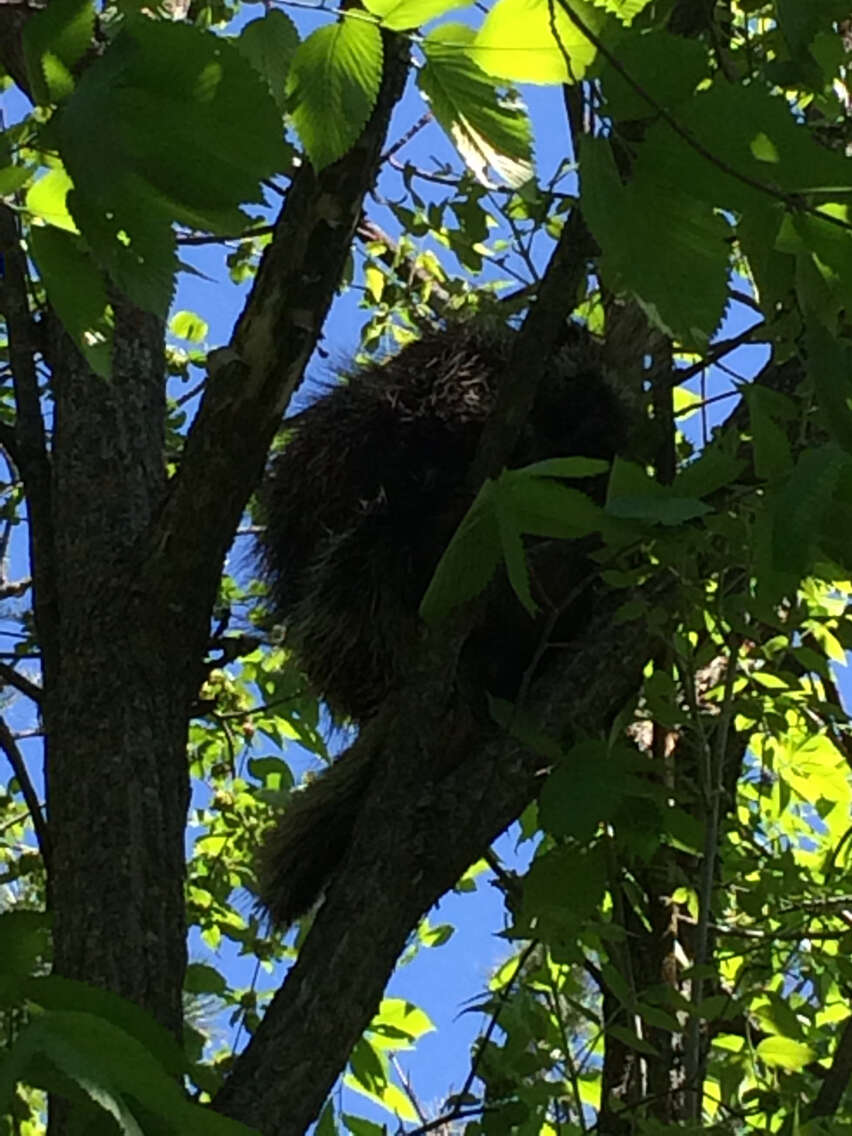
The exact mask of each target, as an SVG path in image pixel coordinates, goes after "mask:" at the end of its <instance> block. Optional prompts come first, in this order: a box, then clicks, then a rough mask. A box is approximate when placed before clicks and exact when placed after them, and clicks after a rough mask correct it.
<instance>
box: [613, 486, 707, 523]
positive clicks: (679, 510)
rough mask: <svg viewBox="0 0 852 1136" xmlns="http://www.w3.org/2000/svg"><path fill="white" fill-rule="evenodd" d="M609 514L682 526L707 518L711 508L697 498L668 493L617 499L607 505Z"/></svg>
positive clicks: (627, 518) (632, 519) (628, 518)
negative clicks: (697, 519) (700, 518)
mask: <svg viewBox="0 0 852 1136" xmlns="http://www.w3.org/2000/svg"><path fill="white" fill-rule="evenodd" d="M607 512H608V513H611V514H612V516H614V517H621V518H623V519H624V520H631V521H648V522H650V523H651V524H659V525H682V524H684V522H686V521H691V520H694V519H695V518H696V517H703V516H705V515H706V514H707V513H709V512H710V506H709V505H705V504H704V502H703V501H699V500H698V499H697V498H695V497H678V496H676V495H675V494H674V493H671V494H669V493H667V494H666V495H665V496H658V495H657V494H653V495H650V496H645V497H617V498H616V499H615V500H613V501H610V503H609V504H608V505H607Z"/></svg>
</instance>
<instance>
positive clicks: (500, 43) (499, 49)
mask: <svg viewBox="0 0 852 1136" xmlns="http://www.w3.org/2000/svg"><path fill="white" fill-rule="evenodd" d="M564 3H565V5H566V6H567V7H568V8H570V9H571V10H572V11H573V12H576V13H577V15H578V16H579V17H580V19H581V20H582V22H583V23H584V24H585V25H586V26H587V27H588V28H589V29H590V30H591V31H592V32H594V33H597V32H598V31H600V28H601V26H602V24H603V21H604V19H605V17H604V15H603V13H602V12H601V11H599V10H598V9H596V8H593V7H592V6H591V5H589V4H587V3H584V0H564ZM554 28H555V30H556V35H555V36H554ZM596 51H597V49H596V48H595V46H594V45H593V44H592V43H591V41H590V40H588V39H587V38H586V36H585V35H584V34H583V33H582V32H581V31H580V29H579V28H578V27H577V25H576V24H574V23H573V22H572V21H571V19H570V17H569V16H568V15H567V14H566V13H565V11H564V10H563V5H562V3H559V4H551V3H550V0H497V3H496V4H495V5H494V7H493V8H492V9H491V11H490V12H489V13H488V15H487V16H486V17H485V20H484V21H483V24H482V27H481V28H480V29H479V32H478V33H477V35H476V38H475V39H474V41H473V44H472V46H471V54H472V55H473V58H474V59H475V60H476V62H477V63H478V64H479V66H480V67H481V68H482V70H483V71H485V72H486V74H488V75H496V76H497V77H498V78H501V79H510V80H512V81H513V82H518V83H576V82H579V81H580V80H581V79H582V78H583V77H584V76H585V74H586V71H587V70H588V68H589V65H590V64H591V62H592V60H593V59H594V58H595V54H596Z"/></svg>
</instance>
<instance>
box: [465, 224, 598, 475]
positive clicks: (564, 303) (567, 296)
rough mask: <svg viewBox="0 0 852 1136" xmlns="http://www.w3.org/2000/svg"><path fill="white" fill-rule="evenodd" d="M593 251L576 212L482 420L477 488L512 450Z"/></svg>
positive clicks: (475, 470) (475, 472) (475, 465)
mask: <svg viewBox="0 0 852 1136" xmlns="http://www.w3.org/2000/svg"><path fill="white" fill-rule="evenodd" d="M593 252H594V246H593V243H592V240H591V237H590V236H589V232H588V229H587V228H586V225H585V222H584V221H583V220H582V218H581V216H580V214H579V213H578V212H576V211H575V212H573V213H572V214H571V216H570V217H569V218H568V220H567V221H566V223H565V225H564V227H563V229H562V233H561V234H560V237H559V242H558V243H557V245H556V248H555V249H554V251H553V256H552V257H551V258H550V263H549V264H548V266H547V271H546V273H545V275H544V277H543V279H542V281H541V285H540V287H539V289H538V295H537V297H536V299H535V301H534V302H533V304H532V306H531V308H530V311H529V313H528V315H527V318H526V319H525V320H524V324H523V327H522V328H521V330H520V332H519V333H518V336H517V338H516V340H515V342H514V344H513V347H512V357H511V360H510V362H509V366H508V368H507V372H506V374H505V375H504V376H503V377H502V379H501V383H500V390H499V391H498V393H497V399H496V402H495V404H494V409H493V410H492V412H491V414H490V415H489V417H488V421H487V422H486V424H485V429H484V430H483V431H482V437H481V438H480V440H479V447H478V450H477V454H476V459H475V461H474V463H473V467H472V469H471V485H472V487H473V488H474V489H478V488H479V486H480V485H481V484H482V482H483V481H484V480H485V478H486V477H491V476H493V475H494V474H496V473H499V471H500V470H501V469H502V467H503V466H504V465H505V464H506V461H507V459H508V457H509V454H511V452H512V450H513V449H514V447H515V444H516V443H517V441H518V438H519V437H520V435H521V431H522V430H523V428H524V423H525V422H526V420H527V416H528V414H529V412H530V409H531V407H532V405H533V402H534V401H535V395H536V391H537V389H538V385H539V382H540V381H541V379H542V378H543V376H544V374H545V371H546V370H547V367H548V361H549V360H550V359H552V358H553V354H554V351H555V349H556V347H557V345H558V343H559V338H560V335H561V334H562V332H563V329H564V324H565V318H566V316H567V315H568V313H569V312H571V311H572V310H573V308H574V306H575V297H576V295H577V290H578V288H579V286H580V284H581V282H582V281H583V279H584V277H585V273H586V261H587V259H588V257H589V256H590V255H591V254H592V253H593Z"/></svg>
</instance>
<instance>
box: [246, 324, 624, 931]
mask: <svg viewBox="0 0 852 1136" xmlns="http://www.w3.org/2000/svg"><path fill="white" fill-rule="evenodd" d="M512 335H513V333H512V332H511V331H509V330H507V329H505V328H496V327H495V326H494V325H493V324H491V323H490V322H482V321H473V322H470V323H463V324H453V325H450V326H449V327H448V328H446V329H444V330H438V331H432V332H429V333H427V334H426V335H424V336H423V338H421V339H419V340H417V341H416V342H414V343H412V344H410V345H408V346H406V347H405V348H404V349H403V350H402V351H400V352H399V353H398V354H397V355H395V356H393V357H392V358H391V359H390V360H388V361H387V362H385V363H382V364H373V365H371V366H368V367H365V368H363V369H361V370H356V371H355V372H354V373H353V374H352V375H351V376H349V381H348V383H346V384H345V385H343V384H341V385H337V386H335V387H333V388H332V389H331V390H330V391H329V392H328V393H326V394H325V395H324V396H323V397H322V398H320V399H319V400H318V401H317V402H315V403H314V404H313V405H312V406H310V407H309V408H308V409H307V410H306V411H304V412H302V413H301V414H299V415H297V416H296V417H294V418H293V419H291V420H290V421H289V422H285V426H289V427H291V428H292V434H291V436H290V438H289V440H288V441H287V442H286V444H285V447H284V449H283V451H282V452H281V453H280V454H279V455H278V456H277V457H276V458H275V459H274V460H273V462H272V464H271V467H270V469H269V472H268V474H267V476H266V478H265V480H264V483H263V485H262V487H261V493H260V500H261V508H262V512H263V514H264V519H265V522H266V528H265V532H264V534H263V536H262V538H261V542H260V557H261V565H262V570H263V574H264V576H265V578H266V581H267V584H268V588H269V597H270V602H271V608H272V614H273V618H274V619H275V620H276V621H278V622H281V623H283V624H284V625H285V628H286V642H287V645H288V647H290V648H291V649H292V651H293V653H294V655H295V657H296V658H297V660H298V661H299V663H300V664H301V666H302V669H303V670H304V672H305V674H306V675H307V677H308V678H309V680H310V681H311V682H312V683H313V685H314V686H315V688H316V689H317V691H318V692H319V693H321V694H322V695H323V697H324V699H325V701H326V703H327V705H328V706H329V708H330V710H331V712H332V714H333V715H334V716H335V717H337V718H338V719H339V718H349V719H352V720H353V721H355V722H358V723H363V722H364V721H366V720H367V719H368V718H369V717H370V716H371V715H372V714H373V713H374V712H375V711H376V709H377V707H378V706H379V704H380V703H381V702H382V700H383V698H384V697H385V695H386V694H387V693H388V691H389V690H390V689H391V687H392V686H393V685H394V683H395V681H397V680H398V679H399V678H400V677H401V676H402V675H404V673H405V669H406V663H407V661H408V660H409V659H410V658H411V655H412V651H413V649H414V645H415V643H416V641H417V636H418V630H419V624H418V615H417V611H418V607H419V603H420V600H421V598H422V596H423V593H424V590H425V588H426V587H427V585H428V583H429V580H430V578H431V576H432V573H433V572H434V569H435V566H436V564H437V562H438V560H439V558H440V556H441V554H442V552H443V550H444V548H445V546H446V544H447V541H448V540H449V538H450V537H451V536H452V533H453V531H454V530H455V528H456V526H457V525H458V523H459V521H460V520H461V518H462V516H463V515H464V513H465V511H466V509H467V507H468V505H469V504H470V495H469V491H468V490H467V489H466V474H467V471H468V467H469V465H470V462H471V460H472V458H473V456H474V453H475V451H476V446H477V443H478V440H479V436H480V434H481V431H482V426H483V423H484V421H485V418H486V417H487V415H488V413H489V411H490V410H491V407H492V405H493V402H494V397H495V392H496V386H497V383H498V382H499V379H500V375H501V374H502V372H503V371H504V370H505V368H506V366H507V364H508V361H509V356H510V351H511V346H512ZM622 424H623V412H622V407H621V405H620V400H619V397H618V395H617V394H616V393H615V392H614V391H613V389H612V388H611V386H610V385H609V384H608V383H607V382H606V381H605V380H604V378H603V377H602V368H601V364H600V358H599V351H598V348H597V345H596V342H595V341H594V339H593V337H592V336H591V335H590V334H589V333H588V332H587V331H586V330H585V329H583V328H581V327H578V326H577V325H573V324H572V325H568V327H567V328H566V332H565V336H564V342H563V346H562V347H561V348H560V349H559V351H558V352H557V353H556V354H555V355H554V357H553V359H552V363H551V365H550V367H549V369H548V373H547V374H546V376H545V378H544V380H543V382H542V383H541V384H540V389H539V392H538V394H537V398H536V401H535V404H534V406H533V409H532V411H531V413H530V415H529V418H528V421H527V423H526V424H525V428H524V431H523V434H522V436H521V438H520V440H519V442H518V444H517V446H516V447H515V450H514V451H513V454H512V460H511V462H510V465H512V466H522V465H525V464H527V463H528V462H532V461H538V460H541V459H544V458H548V457H565V456H569V455H579V456H583V457H597V458H606V459H609V458H611V457H612V456H613V454H614V453H615V451H616V450H617V449H618V447H619V444H620V441H621V435H622V433H623V428H622ZM584 488H586V489H589V486H588V485H586V486H584ZM591 489H592V494H593V495H598V496H600V492H601V484H600V482H599V481H598V482H596V483H593V484H592V486H591ZM579 559H581V560H583V568H582V569H580V570H581V571H585V572H588V566H587V565H586V564H585V560H584V559H583V558H582V557H580V558H579ZM568 575H569V576H573V579H571V580H567V581H565V582H566V583H567V584H569V585H576V583H577V579H578V566H576V565H575V566H574V568H573V571H572V572H569V573H568ZM493 590H494V591H495V593H499V591H500V590H502V593H503V594H502V595H499V594H498V595H496V597H495V603H494V604H493V605H492V608H493V611H494V612H497V611H498V610H499V613H500V614H499V615H497V614H495V615H494V619H493V621H492V623H493V625H492V626H488V614H487V613H488V610H489V609H488V605H486V609H485V610H486V615H485V620H484V626H482V627H480V628H479V629H478V630H477V632H475V634H474V636H473V637H472V641H476V640H477V639H478V652H479V654H478V658H477V659H476V663H475V664H474V667H473V669H474V670H476V669H477V664H479V670H480V673H481V675H482V676H483V678H482V685H483V686H484V687H488V688H489V689H491V690H493V691H494V692H496V693H499V694H500V695H502V696H508V697H511V696H512V694H513V693H514V691H513V689H512V688H513V686H514V687H516V686H517V683H518V682H519V680H520V677H521V675H522V673H523V670H524V667H525V666H526V664H527V662H528V659H529V653H530V651H531V649H532V646H533V645H534V643H535V641H536V640H535V638H534V637H533V636H532V634H531V633H532V632H533V631H534V630H535V628H534V625H533V623H532V621H530V620H529V619H528V618H527V617H526V616H524V615H523V613H522V611H521V609H520V605H518V618H517V619H516V620H512V621H510V626H509V629H507V631H506V637H505V640H503V638H502V629H503V628H504V627H505V626H506V621H505V609H506V606H507V596H506V591H507V585H505V584H504V585H503V586H502V589H501V588H500V585H499V584H498V585H497V586H496V588H494V589H493ZM512 602H513V603H514V602H516V601H514V599H512ZM568 618H569V619H570V618H571V616H570V613H569V616H568ZM574 618H575V620H576V618H577V617H576V616H575V617H574ZM559 633H560V638H566V637H567V636H568V635H569V634H570V628H567V629H566V628H565V627H564V626H560V627H559ZM524 640H526V642H524ZM486 656H487V657H486ZM468 669H470V668H468ZM368 775H369V770H368V769H367V770H365V769H362V768H355V767H354V765H353V764H350V763H348V762H347V761H346V760H345V759H344V760H342V761H340V762H338V763H336V764H335V765H334V766H332V767H331V769H330V770H329V771H328V772H327V773H325V774H323V775H322V776H321V777H319V778H317V780H316V781H315V782H314V783H313V784H312V785H311V786H309V787H308V788H307V789H306V790H304V791H300V792H298V793H295V794H294V795H293V797H292V798H291V801H290V802H289V804H288V808H287V810H286V811H285V813H284V814H283V815H282V817H281V820H280V821H279V823H278V825H277V826H276V828H275V829H274V830H273V832H272V833H271V834H270V836H269V839H268V842H267V843H266V845H265V847H264V849H263V853H262V856H261V858H260V861H259V865H258V876H259V884H260V887H259V892H260V896H261V900H262V903H263V904H264V906H265V907H266V909H267V910H268V911H269V913H270V915H271V917H272V918H273V920H274V921H275V922H276V923H278V924H281V925H286V924H289V923H291V922H292V921H293V920H294V919H295V918H297V917H298V916H299V915H301V914H303V913H304V912H305V911H306V910H308V908H310V907H311V906H312V904H313V903H314V901H315V900H316V899H317V898H318V897H319V895H320V894H321V893H322V891H323V890H324V887H325V884H326V882H327V880H328V878H329V876H330V875H331V873H332V872H333V871H334V868H335V867H336V865H337V863H338V862H339V860H340V858H341V857H342V855H343V853H344V851H345V848H346V847H347V845H348V842H349V838H350V834H351V829H352V825H353V823H354V819H355V816H356V815H357V811H358V805H359V801H360V798H361V794H362V793H363V789H364V785H365V780H366V778H367V777H368Z"/></svg>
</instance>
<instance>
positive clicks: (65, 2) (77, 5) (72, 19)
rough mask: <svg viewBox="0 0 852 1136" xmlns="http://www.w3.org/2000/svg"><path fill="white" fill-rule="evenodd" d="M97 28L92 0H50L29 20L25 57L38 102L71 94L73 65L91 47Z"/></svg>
mask: <svg viewBox="0 0 852 1136" xmlns="http://www.w3.org/2000/svg"><path fill="white" fill-rule="evenodd" d="M94 30H95V9H94V5H93V3H92V0H51V3H50V4H49V5H47V7H45V8H43V9H42V10H41V11H40V12H36V13H35V14H34V15H33V16H32V17H31V18H30V19H29V20H27V22H26V24H25V25H24V31H23V36H22V40H23V48H24V59H25V61H26V65H27V73H28V75H29V79H30V86H31V89H32V93H33V97H34V98H35V100H36V102H38V103H42V104H44V103H50V102H58V101H59V100H60V99H63V98H66V97H67V96H68V95H70V94H71V92H72V91H73V89H74V78H73V75H72V73H71V68H72V67H73V66H74V64H75V63H76V62H77V61H78V60H79V59H80V58H81V56H82V55H83V53H84V52H85V51H87V50H88V48H89V47H90V45H91V43H92V36H93V34H94Z"/></svg>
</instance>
